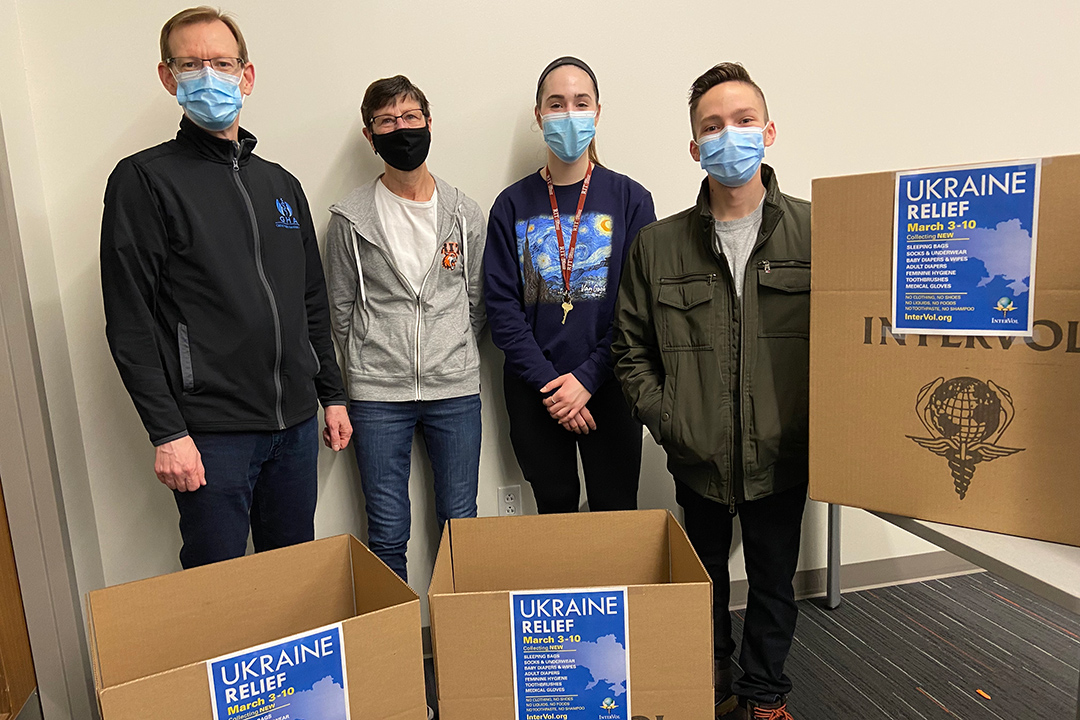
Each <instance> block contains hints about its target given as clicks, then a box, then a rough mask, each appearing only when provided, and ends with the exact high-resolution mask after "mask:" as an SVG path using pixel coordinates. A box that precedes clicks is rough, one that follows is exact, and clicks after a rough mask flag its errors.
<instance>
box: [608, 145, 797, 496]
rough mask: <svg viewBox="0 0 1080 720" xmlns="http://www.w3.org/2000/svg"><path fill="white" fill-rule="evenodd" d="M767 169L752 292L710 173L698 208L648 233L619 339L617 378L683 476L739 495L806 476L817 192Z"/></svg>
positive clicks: (627, 287)
mask: <svg viewBox="0 0 1080 720" xmlns="http://www.w3.org/2000/svg"><path fill="white" fill-rule="evenodd" d="M761 178H762V182H763V183H764V184H765V187H766V194H765V206H764V208H763V209H762V220H761V231H760V233H759V235H758V241H757V244H756V245H755V248H754V251H753V254H752V255H751V256H750V262H749V265H748V267H747V271H746V280H745V285H744V288H743V294H742V300H741V301H740V300H739V299H738V298H737V296H736V294H735V290H734V288H733V282H732V278H731V272H730V270H729V269H728V264H727V260H726V258H724V257H721V256H720V255H719V254H718V253H717V251H716V249H715V237H716V235H715V232H714V226H713V218H712V214H711V213H710V212H709V185H708V180H707V179H706V181H705V182H704V183H703V184H702V188H701V192H700V194H699V195H698V202H697V205H696V206H695V207H693V208H690V209H689V210H684V211H683V212H681V213H679V214H677V215H673V216H671V217H669V218H665V219H664V220H660V221H658V222H655V223H653V224H652V225H649V226H647V227H645V228H644V229H643V230H642V231H641V232H640V233H638V236H637V239H636V240H635V241H634V245H633V247H632V248H631V250H630V256H629V258H628V260H627V263H626V266H625V267H624V268H623V277H622V282H621V284H620V286H619V297H618V301H617V303H616V306H615V336H614V342H613V343H612V346H611V349H612V354H613V355H614V357H615V375H616V376H617V377H618V379H619V382H620V383H621V384H622V387H623V391H624V393H625V394H626V397H627V400H628V402H629V403H630V406H631V408H632V409H633V413H634V415H635V416H636V417H637V418H638V419H639V420H641V422H642V423H644V424H645V426H646V427H648V428H649V431H650V432H651V433H652V435H653V437H654V438H656V441H657V442H659V443H660V444H661V445H663V446H664V450H666V451H667V455H668V469H669V470H670V471H671V474H672V475H674V476H675V477H676V478H677V479H678V480H680V481H682V482H683V483H685V484H687V485H689V486H690V487H691V488H693V489H694V490H695V491H697V492H698V493H700V494H701V495H703V496H705V497H707V498H709V499H711V500H715V501H717V502H722V503H724V504H732V505H734V503H736V502H741V501H743V500H756V499H758V498H762V497H765V496H767V495H771V494H773V493H776V492H780V491H781V490H786V489H787V488H790V487H793V486H795V485H797V484H799V483H802V482H806V480H807V428H808V394H809V378H810V361H809V351H810V203H808V202H806V201H805V200H798V199H796V198H792V197H788V196H787V195H784V194H783V193H781V192H780V189H779V187H778V186H777V184H776V177H775V174H774V173H773V170H772V168H770V167H768V166H767V165H762V174H761ZM740 416H741V417H740ZM740 422H741V431H740V432H736V423H740ZM738 439H741V452H740V451H739V449H738V448H736V447H735V445H736V442H737V440H738ZM740 459H741V462H739V461H740ZM740 465H741V467H739V466H740Z"/></svg>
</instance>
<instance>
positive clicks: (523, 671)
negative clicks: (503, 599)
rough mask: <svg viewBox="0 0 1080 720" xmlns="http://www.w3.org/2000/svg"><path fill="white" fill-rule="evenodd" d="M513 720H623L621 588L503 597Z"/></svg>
mask: <svg viewBox="0 0 1080 720" xmlns="http://www.w3.org/2000/svg"><path fill="white" fill-rule="evenodd" d="M510 616H511V623H512V624H513V628H514V691H515V692H514V698H515V699H514V703H515V709H516V711H515V714H514V717H515V719H516V720H586V719H588V720H609V719H610V720H627V719H628V718H629V717H630V673H629V670H630V650H629V646H628V645H627V637H628V634H629V633H628V632H627V628H628V619H627V614H626V588H604V589H596V588H589V589H586V590H552V591H547V590H545V591H536V592H532V591H530V592H514V593H510Z"/></svg>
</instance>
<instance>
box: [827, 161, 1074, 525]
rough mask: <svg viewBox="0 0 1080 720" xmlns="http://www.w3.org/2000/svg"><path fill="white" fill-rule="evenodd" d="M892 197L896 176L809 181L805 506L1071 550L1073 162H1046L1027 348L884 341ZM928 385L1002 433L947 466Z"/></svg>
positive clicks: (1006, 343) (984, 342) (914, 338)
mask: <svg viewBox="0 0 1080 720" xmlns="http://www.w3.org/2000/svg"><path fill="white" fill-rule="evenodd" d="M895 192H896V186H895V174H894V173H891V172H889V173H875V174H871V175H857V176H850V177H836V178H825V179H818V180H815V181H814V184H813V238H814V242H813V276H812V294H811V313H810V316H811V320H810V333H811V342H810V381H811V384H810V496H811V497H812V498H813V499H815V500H821V501H824V502H831V503H837V504H841V505H851V506H854V507H859V508H865V509H867V510H876V511H880V512H887V513H893V514H896V515H904V516H908V517H914V518H920V519H923V520H933V521H937V522H943V523H948V524H952V525H960V526H964V527H970V528H977V529H981V530H992V531H996V532H1001V533H1008V534H1011V535H1021V536H1025V537H1030V538H1036V539H1041V540H1050V541H1054V542H1060V543H1068V544H1071V545H1080V473H1078V472H1077V469H1076V467H1074V466H1073V465H1072V464H1071V463H1072V459H1074V458H1075V457H1076V449H1077V441H1078V439H1080V401H1078V399H1080V338H1078V335H1080V332H1078V328H1080V156H1076V155H1073V156H1064V157H1053V158H1043V160H1042V181H1041V194H1040V198H1039V205H1038V209H1039V212H1038V243H1037V258H1036V272H1035V275H1034V277H1035V285H1034V297H1033V298H1032V300H1033V308H1034V335H1033V336H1032V337H1027V338H1025V337H1019V336H1012V337H1008V336H1005V337H975V336H971V337H960V336H951V337H950V336H949V335H915V334H909V335H904V334H900V333H898V332H895V331H894V329H893V327H892V323H891V317H892V312H891V311H892V307H891V304H892V297H891V293H892V290H891V288H892V285H891V282H892V275H891V274H892V252H893V223H894V217H893V216H894V206H895V203H896V196H895ZM997 309H1000V308H997ZM938 378H941V379H942V380H943V381H944V382H945V383H946V385H945V386H944V388H943V389H944V390H946V391H947V390H949V389H950V386H949V385H948V384H947V383H948V382H949V381H950V380H952V379H957V380H958V384H953V385H952V386H951V387H953V388H956V387H959V386H960V385H963V384H964V383H966V384H967V386H968V387H969V388H974V389H975V390H976V391H979V392H981V393H982V395H983V396H985V399H986V400H987V402H986V403H984V404H990V405H994V404H996V405H999V406H1000V408H1001V415H1002V416H1003V417H1001V418H998V417H990V416H994V415H997V414H998V413H990V416H987V417H983V418H981V419H980V418H979V417H976V418H975V419H976V421H980V422H981V421H982V420H987V422H988V423H989V424H992V425H993V427H994V428H996V429H997V430H998V431H1000V430H1001V429H1002V428H1003V427H1004V426H1005V425H1006V422H1005V421H1006V419H1007V420H1008V421H1009V422H1008V424H1007V431H1005V432H1003V433H1001V432H994V433H990V434H989V435H988V437H985V438H983V437H982V436H983V435H987V433H983V434H982V435H979V436H978V437H976V438H974V439H975V440H979V439H982V442H980V443H978V444H977V445H973V446H972V448H969V451H968V452H966V453H964V454H963V455H961V454H960V453H959V452H952V454H951V455H950V448H948V447H945V444H946V443H945V442H943V441H947V440H948V438H944V437H941V438H938V437H934V436H935V435H941V434H942V433H938V432H936V431H935V430H934V428H933V423H932V422H930V423H929V424H928V423H927V422H924V421H925V419H926V417H927V416H926V414H925V411H923V412H920V405H919V404H920V401H925V400H927V396H928V395H930V389H932V388H934V387H942V385H940V384H939V385H935V383H936V382H937V379H938ZM968 379H973V380H974V381H975V382H971V380H968ZM994 388H999V389H1004V392H1001V391H999V390H995V389H994ZM924 389H925V391H924ZM988 389H989V390H988ZM968 394H969V395H970V394H972V393H971V392H969V393H968ZM975 399H976V400H978V396H977V395H976V397H975ZM956 401H957V402H958V403H962V402H964V401H965V398H959V399H958V400H956ZM955 409H957V410H963V407H962V406H960V405H958V406H957V407H956V408H955ZM991 409H993V408H991ZM984 415H985V413H984ZM920 418H922V419H920ZM988 430H989V428H988ZM989 445H993V447H988V446H989ZM935 448H936V449H935ZM972 449H973V450H975V451H977V454H976V452H972V451H970V450H972Z"/></svg>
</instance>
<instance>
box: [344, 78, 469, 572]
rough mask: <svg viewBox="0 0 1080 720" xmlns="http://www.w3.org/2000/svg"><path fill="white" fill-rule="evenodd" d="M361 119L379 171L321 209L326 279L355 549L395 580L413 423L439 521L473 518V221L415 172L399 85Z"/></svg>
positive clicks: (402, 553) (416, 109)
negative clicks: (363, 548) (362, 537)
mask: <svg viewBox="0 0 1080 720" xmlns="http://www.w3.org/2000/svg"><path fill="white" fill-rule="evenodd" d="M360 112H361V115H362V117H363V120H364V137H365V138H367V140H368V141H369V142H370V143H371V146H372V148H373V149H374V151H375V152H376V154H378V155H379V156H380V157H381V158H382V160H383V164H384V173H383V174H382V175H380V176H379V177H377V178H375V179H374V180H372V181H371V182H369V183H367V184H366V185H363V186H361V187H359V188H357V189H356V190H354V191H353V192H352V193H351V194H350V195H349V196H348V197H346V198H345V199H344V200H342V201H341V202H339V203H336V204H335V205H333V206H332V207H331V208H330V212H331V217H330V225H329V229H328V231H327V238H326V251H325V252H326V263H327V268H326V278H327V288H328V290H329V294H330V314H331V319H332V321H333V327H334V335H335V337H336V338H337V342H338V345H339V346H340V348H341V351H342V354H343V355H344V356H345V358H346V371H345V377H346V381H347V385H348V394H349V417H350V418H351V420H352V423H353V428H354V434H353V447H354V448H355V450H356V459H357V463H358V465H359V467H360V481H361V485H362V487H363V491H364V500H365V504H366V509H367V516H368V546H369V547H370V548H371V550H372V551H373V552H374V553H375V554H376V555H378V556H379V558H380V559H381V560H382V561H383V562H385V563H386V564H387V565H388V566H389V567H390V568H391V569H392V570H394V572H396V573H397V574H398V575H399V576H400V577H401V578H402V579H403V580H406V582H407V581H408V574H407V570H406V548H407V545H408V541H409V529H410V526H411V510H410V503H409V475H410V457H411V453H412V439H413V434H414V433H415V431H416V426H417V425H419V426H420V427H421V429H422V430H423V433H424V440H425V445H426V446H427V451H428V456H429V457H430V459H431V465H432V469H433V471H434V478H435V510H436V514H437V516H438V520H439V527H440V528H441V527H442V525H443V524H444V523H445V522H446V520H448V519H449V518H457V517H475V516H476V492H477V482H478V474H479V466H480V356H479V353H478V351H477V346H476V343H477V337H478V336H479V334H480V332H481V330H482V329H483V327H484V323H485V317H484V303H483V297H482V292H483V280H482V276H481V261H482V258H483V256H484V237H485V223H484V217H483V214H482V213H481V211H480V207H479V206H478V205H477V204H476V203H475V202H473V201H472V200H470V199H469V198H468V197H466V196H465V194H464V193H462V192H461V191H460V190H458V189H457V188H455V187H453V186H451V185H449V184H447V183H445V182H443V181H442V180H440V179H438V178H436V177H435V176H434V175H432V174H431V173H430V172H429V171H428V168H427V163H426V162H425V161H426V158H427V152H428V148H429V146H430V144H431V113H430V107H429V105H428V101H427V98H426V97H424V93H423V92H422V91H421V90H420V89H419V88H418V87H416V86H415V85H413V84H412V83H411V82H409V80H408V78H406V77H404V76H402V75H397V76H395V77H392V78H385V79H382V80H377V81H375V82H374V83H372V84H371V86H370V87H368V89H367V92H366V93H365V94H364V100H363V104H362V105H361V107H360Z"/></svg>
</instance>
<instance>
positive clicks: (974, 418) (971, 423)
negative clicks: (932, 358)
mask: <svg viewBox="0 0 1080 720" xmlns="http://www.w3.org/2000/svg"><path fill="white" fill-rule="evenodd" d="M915 413H916V414H917V415H918V416H919V421H920V422H922V424H923V427H925V428H926V429H927V430H928V431H929V432H930V435H931V437H928V438H920V437H915V436H914V435H908V436H907V437H909V438H911V439H912V440H914V441H915V442H916V443H918V444H919V445H920V446H922V447H924V448H926V449H927V450H929V451H930V452H932V453H934V454H936V455H940V456H941V457H943V458H945V459H947V460H948V461H949V470H950V471H951V472H952V478H953V486H954V488H955V489H956V494H957V495H959V496H960V499H961V500H963V499H964V497H966V496H967V493H968V489H969V488H970V487H971V479H972V477H973V476H974V475H975V466H976V465H978V464H979V463H982V462H990V461H991V460H997V459H998V458H1003V457H1008V456H1009V455H1014V454H1016V453H1018V452H1022V451H1023V450H1024V448H1008V447H1003V446H1001V445H998V442H999V441H1000V440H1001V436H1002V435H1004V434H1005V431H1006V430H1007V429H1008V428H1009V425H1010V424H1012V421H1013V418H1014V417H1015V416H1016V409H1015V408H1014V407H1013V401H1012V395H1010V394H1009V391H1008V390H1006V389H1005V388H1003V387H1001V386H1000V385H998V384H996V383H995V382H994V381H993V380H988V381H986V382H983V381H982V380H976V379H975V378H972V377H956V378H953V379H951V380H946V379H945V378H941V377H939V378H938V379H937V380H934V381H933V382H932V383H929V384H928V385H924V386H923V388H922V389H921V390H920V391H919V398H918V400H917V401H916V403H915Z"/></svg>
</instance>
